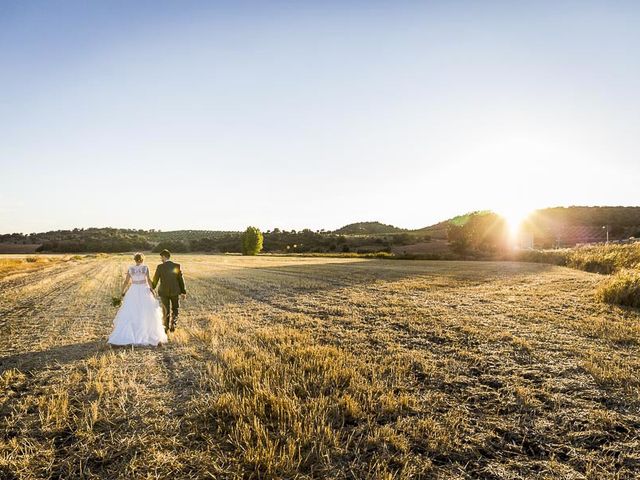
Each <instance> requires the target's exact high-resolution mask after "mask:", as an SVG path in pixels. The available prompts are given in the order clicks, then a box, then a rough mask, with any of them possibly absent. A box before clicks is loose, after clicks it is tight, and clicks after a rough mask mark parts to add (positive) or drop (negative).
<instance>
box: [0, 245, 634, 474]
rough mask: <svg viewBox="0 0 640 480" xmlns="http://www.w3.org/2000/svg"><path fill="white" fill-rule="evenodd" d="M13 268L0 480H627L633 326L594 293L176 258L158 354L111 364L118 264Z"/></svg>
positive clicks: (4, 318)
mask: <svg viewBox="0 0 640 480" xmlns="http://www.w3.org/2000/svg"><path fill="white" fill-rule="evenodd" d="M16 258H18V257H11V258H10V259H8V260H6V261H5V262H9V263H4V264H2V262H3V261H4V260H1V259H0V478H3V479H14V478H15V479H35V478H74V479H75V478H78V479H79V478H108V479H116V478H122V479H131V478H145V479H146V478H149V479H150V478H173V479H183V478H184V479H187V478H300V479H303V478H337V479H341V478H351V479H356V478H380V479H387V478H388V479H391V478H459V479H467V478H487V479H492V478H493V479H517V478H523V479H535V478H547V479H556V478H557V479H583V478H588V479H632V478H639V477H640V433H639V431H640V353H639V348H638V347H639V343H640V314H639V313H638V310H628V309H626V310H625V309H622V308H618V307H613V306H609V305H604V304H600V303H597V302H596V301H595V300H594V294H593V292H594V289H595V288H596V286H597V284H598V283H599V282H600V280H601V277H600V276H598V275H595V274H590V273H585V272H581V271H576V270H570V269H567V268H561V267H554V266H549V265H541V264H526V263H509V262H410V261H385V260H364V259H354V258H350V259H346V258H345V259H340V258H291V257H257V258H246V257H236V256H206V255H177V256H176V261H178V262H179V263H181V264H182V266H183V271H184V272H185V279H186V283H187V290H188V292H189V298H188V300H187V302H185V304H184V305H183V308H182V315H181V322H180V324H179V326H178V330H177V331H176V332H175V333H174V334H170V343H169V344H167V345H165V346H162V347H159V348H126V347H125V348H110V347H109V346H108V345H107V344H106V343H105V342H106V338H107V336H108V334H109V332H110V330H111V321H112V319H113V317H114V315H115V313H116V310H115V308H114V307H112V306H111V303H110V299H111V296H112V295H115V294H117V292H118V289H119V286H120V284H121V282H122V278H123V277H122V276H123V274H124V272H125V270H126V267H127V265H129V264H130V258H129V257H128V256H93V257H74V258H73V259H71V258H69V257H62V256H60V257H55V258H52V259H51V261H46V262H45V261H31V262H29V263H28V264H27V263H20V262H16V261H15V260H16ZM148 264H149V265H150V266H151V268H152V270H153V267H154V265H155V258H150V259H148Z"/></svg>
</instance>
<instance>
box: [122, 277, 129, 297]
mask: <svg viewBox="0 0 640 480" xmlns="http://www.w3.org/2000/svg"><path fill="white" fill-rule="evenodd" d="M130 283H131V275H129V272H127V275H126V276H125V277H124V284H122V296H123V297H124V294H125V293H127V290H129V284H130Z"/></svg>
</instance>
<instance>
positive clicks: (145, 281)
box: [108, 250, 187, 345]
mask: <svg viewBox="0 0 640 480" xmlns="http://www.w3.org/2000/svg"><path fill="white" fill-rule="evenodd" d="M160 258H161V259H162V263H161V264H160V265H158V266H157V267H156V271H155V273H154V275H153V280H152V279H151V276H150V275H149V267H147V266H146V265H145V264H144V256H143V255H142V254H141V253H136V254H135V255H134V257H133V259H134V261H135V262H136V264H135V265H132V266H130V267H129V268H128V269H127V275H126V277H125V281H124V285H123V286H122V297H123V298H122V305H121V307H120V309H119V310H118V313H117V314H116V317H115V319H114V320H113V331H112V332H111V335H110V336H109V340H108V342H109V343H110V344H112V345H158V344H159V343H165V342H166V341H167V332H173V331H174V330H175V328H176V324H177V322H178V313H179V308H180V297H182V299H184V298H185V296H186V294H187V291H186V289H185V286H184V278H183V277H182V270H181V269H180V264H178V263H174V262H172V261H171V252H169V250H163V251H162V252H160ZM158 282H159V283H160V288H159V289H158V295H159V296H160V302H158V299H157V298H156V295H155V289H156V287H157V286H158Z"/></svg>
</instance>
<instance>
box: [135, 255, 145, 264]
mask: <svg viewBox="0 0 640 480" xmlns="http://www.w3.org/2000/svg"><path fill="white" fill-rule="evenodd" d="M133 259H134V260H135V262H136V263H141V262H143V261H144V255H142V254H141V253H136V254H135V255H134V256H133Z"/></svg>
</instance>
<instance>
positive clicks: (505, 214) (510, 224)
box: [496, 206, 532, 239]
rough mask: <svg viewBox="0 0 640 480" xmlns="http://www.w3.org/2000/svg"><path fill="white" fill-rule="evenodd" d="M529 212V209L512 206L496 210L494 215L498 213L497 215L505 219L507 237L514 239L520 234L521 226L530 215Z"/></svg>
mask: <svg viewBox="0 0 640 480" xmlns="http://www.w3.org/2000/svg"><path fill="white" fill-rule="evenodd" d="M531 212H532V210H531V209H528V208H523V207H518V206H513V207H508V208H502V209H500V210H497V212H496V213H498V215H500V216H501V217H502V218H504V219H505V221H506V222H507V228H508V229H509V235H510V236H511V238H512V239H515V238H517V236H518V233H519V232H520V228H521V227H522V224H523V223H524V221H525V220H526V219H527V217H528V216H529V215H530V214H531Z"/></svg>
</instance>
